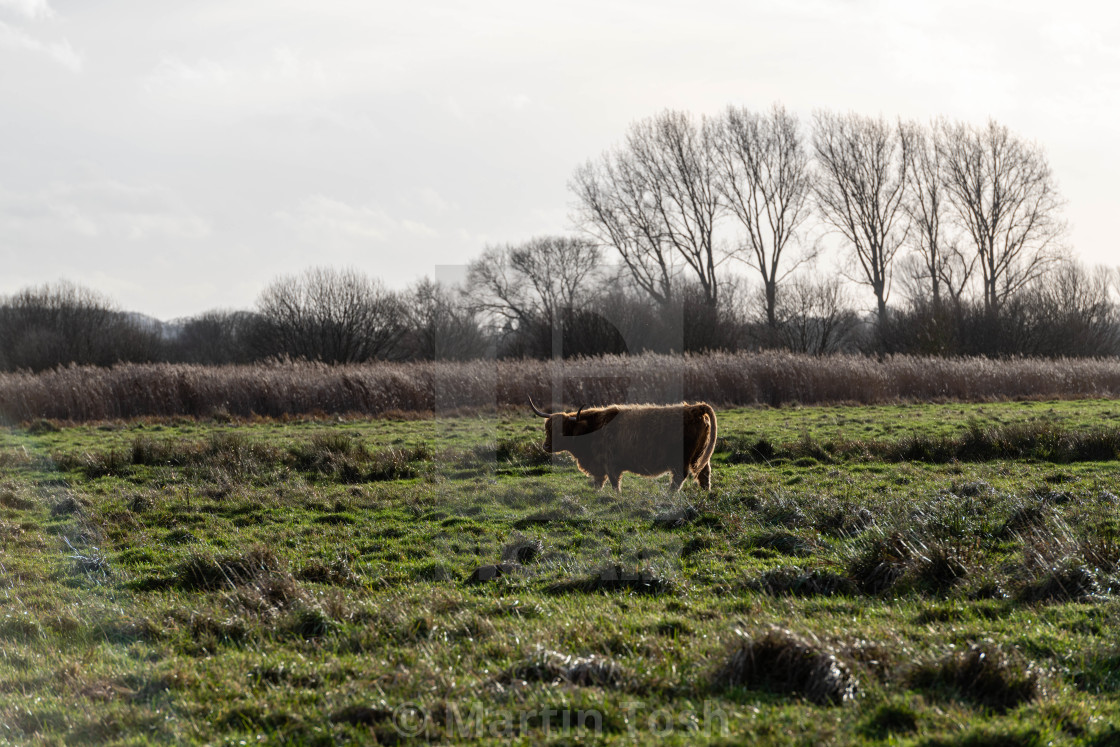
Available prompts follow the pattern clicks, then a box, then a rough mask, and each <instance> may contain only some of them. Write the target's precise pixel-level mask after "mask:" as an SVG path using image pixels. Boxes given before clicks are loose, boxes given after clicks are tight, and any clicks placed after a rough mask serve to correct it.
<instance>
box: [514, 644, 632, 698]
mask: <svg viewBox="0 0 1120 747" xmlns="http://www.w3.org/2000/svg"><path fill="white" fill-rule="evenodd" d="M632 680H633V677H632V675H630V674H629V673H628V672H627V671H626V670H625V669H624V668H623V667H622V666H621V665H619V664H618V663H617V662H615V661H613V660H611V659H608V658H606V657H602V656H596V655H591V656H586V657H577V656H570V655H565V654H562V653H559V652H557V651H550V650H548V649H539V650H538V651H536V652H535V653H534V654H533V655H532V656H530V657H529V658H528V659H526V660H525V661H523V662H520V663H518V664H515V665H514V666H512V667H510V668H509V669H507V670H506V671H505V672H503V673H502V674H500V675H498V677H497V681H498V682H499V683H501V684H503V685H509V684H513V683H515V682H518V681H520V682H543V683H546V684H567V685H576V686H578V687H603V688H610V689H621V688H624V687H627V686H628V685H629V684H631V681H632Z"/></svg>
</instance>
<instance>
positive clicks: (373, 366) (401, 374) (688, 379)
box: [0, 352, 1120, 423]
mask: <svg viewBox="0 0 1120 747" xmlns="http://www.w3.org/2000/svg"><path fill="white" fill-rule="evenodd" d="M529 396H532V397H533V398H534V399H535V400H536V401H537V403H538V404H539V405H541V406H542V407H546V408H554V407H560V406H564V405H572V406H578V405H581V404H587V405H592V404H601V403H606V402H672V401H680V400H682V399H687V400H706V401H709V402H712V403H713V404H716V405H718V406H743V405H760V404H761V405H772V406H777V405H783V404H790V403H800V404H825V403H859V404H887V403H894V402H915V401H971V402H984V401H995V400H1008V399H1080V398H1107V397H1116V396H1120V359H1116V358H1097V359H1080V358H1079V359H1035V358H1012V359H1004V360H992V359H987V358H926V357H915V356H892V357H886V358H882V359H876V358H870V357H864V356H854V355H835V356H826V357H814V356H805V355H795V354H790V353H781V352H762V353H713V354H708V355H655V354H647V355H639V356H629V357H625V356H604V357H598V358H586V359H576V360H565V361H538V360H514V361H510V360H503V361H495V360H479V361H470V362H464V363H459V362H415V363H370V364H362V365H345V366H329V365H326V364H322V363H314V362H303V361H284V362H273V363H260V364H254V365H241V366H199V365H185V364H165V363H158V364H120V365H117V366H113V367H109V368H99V367H86V366H70V367H65V368H57V369H54V370H52V371H46V372H43V373H38V374H32V373H27V372H17V373H4V374H0V418H2V419H3V420H4V421H6V422H8V423H19V422H31V421H36V420H40V419H48V420H61V421H72V422H78V421H97V420H113V419H129V418H140V417H173V416H186V417H200V418H213V417H218V418H220V417H254V416H258V417H283V416H289V415H315V414H323V415H333V414H344V413H346V414H349V413H353V414H362V415H369V416H378V415H395V414H406V413H410V414H420V415H428V414H432V413H435V414H442V413H453V412H457V411H461V410H478V409H490V408H495V407H501V406H517V407H521V406H523V405H525V404H526V401H527V398H528V397H529Z"/></svg>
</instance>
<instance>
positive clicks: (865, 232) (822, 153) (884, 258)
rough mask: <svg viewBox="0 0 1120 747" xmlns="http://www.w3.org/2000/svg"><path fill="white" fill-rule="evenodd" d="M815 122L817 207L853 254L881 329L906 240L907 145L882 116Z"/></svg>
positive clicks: (825, 115) (817, 118)
mask: <svg viewBox="0 0 1120 747" xmlns="http://www.w3.org/2000/svg"><path fill="white" fill-rule="evenodd" d="M813 121H814V129H813V149H814V151H815V153H816V161H817V165H818V169H819V172H820V173H819V175H818V177H817V179H816V182H815V194H816V198H817V206H818V208H819V210H820V212H821V215H822V216H823V218H824V220H825V221H826V222H828V223H829V224H830V225H831V226H832V227H833V228H835V229H836V230H837V231H839V232H840V233H841V235H843V237H844V238H845V239H846V240H847V242H848V243H849V244H850V245H851V248H852V249H853V250H854V252H855V259H856V261H857V263H858V265H859V268H860V270H861V271H862V272H861V275H862V277H860V278H859V280H860V282H864V283H866V284H867V285H870V286H871V289H872V291H873V292H874V293H875V300H876V304H877V311H878V319H879V326H880V328H881V329H884V328H885V326H886V320H887V298H888V296H889V295H890V287H891V272H892V264H893V262H894V258H895V255H896V254H897V253H898V250H899V247H900V246H901V245H902V243H903V241H905V239H906V228H907V225H906V211H905V210H904V209H903V204H904V200H905V197H906V186H907V172H908V171H909V159H910V154H909V152H908V151H907V150H906V147H907V142H906V141H905V140H904V139H903V138H902V137H901V135H900V133H899V130H898V128H896V127H892V126H890V125H888V124H887V123H886V121H884V120H883V118H882V117H880V118H878V119H872V118H870V117H864V116H860V115H858V114H834V113H832V112H825V111H818V112H817V113H816V114H815V115H814V117H813Z"/></svg>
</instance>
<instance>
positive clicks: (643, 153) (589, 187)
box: [570, 111, 720, 306]
mask: <svg viewBox="0 0 1120 747" xmlns="http://www.w3.org/2000/svg"><path fill="white" fill-rule="evenodd" d="M570 188H571V189H572V191H573V192H574V193H575V195H576V199H577V203H578V208H577V209H578V221H579V224H580V226H581V228H582V229H583V230H584V231H586V232H587V233H588V234H589V235H590V236H592V237H594V238H595V240H596V241H597V242H598V243H599V244H601V245H603V246H610V247H613V248H614V249H615V250H617V251H618V253H619V256H620V257H621V259H622V262H623V263H624V264H625V265H626V267H627V269H628V270H629V271H630V273H631V275H632V276H633V278H634V282H635V283H636V284H637V286H638V287H639V288H641V289H642V290H643V291H645V292H646V293H648V294H649V295H650V296H651V297H652V298H654V299H655V300H656V301H658V302H660V303H666V302H668V301H670V300H672V298H673V294H674V287H675V285H674V279H675V277H676V275H677V273H678V271H679V270H684V271H686V272H687V274H688V275H689V276H690V277H693V279H694V280H695V281H696V282H697V283H698V284H699V286H700V287H701V289H702V292H703V295H704V299H705V302H706V303H708V304H709V305H712V306H714V305H715V304H716V301H717V298H718V284H717V283H716V272H715V268H716V257H715V245H714V235H715V224H716V220H717V218H718V217H719V214H720V200H719V195H718V191H717V189H716V163H715V157H714V153H713V133H712V128H711V126H710V125H709V124H708V123H706V122H702V123H701V124H699V125H697V124H696V123H695V122H693V121H692V119H691V118H690V117H689V116H688V115H687V114H686V113H684V112H678V111H665V112H663V113H662V114H660V115H658V116H656V117H653V118H650V119H645V120H641V121H639V122H636V123H635V124H633V125H632V126H631V128H630V131H629V133H628V134H627V137H626V142H625V143H624V145H623V146H622V147H621V148H619V149H617V150H615V151H612V152H607V153H605V154H604V155H603V156H602V158H601V159H600V160H599V161H598V162H588V163H587V164H585V165H584V166H582V167H581V168H579V169H578V170H577V171H576V173H575V175H574V177H573V178H572V182H571V184H570Z"/></svg>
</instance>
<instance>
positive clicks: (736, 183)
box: [714, 104, 815, 328]
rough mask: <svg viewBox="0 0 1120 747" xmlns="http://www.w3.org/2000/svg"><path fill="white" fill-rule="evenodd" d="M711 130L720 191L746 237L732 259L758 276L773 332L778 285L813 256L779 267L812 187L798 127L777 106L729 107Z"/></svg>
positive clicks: (805, 210)
mask: <svg viewBox="0 0 1120 747" xmlns="http://www.w3.org/2000/svg"><path fill="white" fill-rule="evenodd" d="M714 131H715V133H716V134H715V137H716V147H715V154H716V158H717V164H718V170H719V177H720V178H719V182H718V185H719V192H720V195H721V197H722V199H723V200H724V201H725V203H726V204H727V206H728V207H729V208H730V210H731V212H732V213H733V214H734V215H735V217H737V218H738V219H739V222H740V223H741V224H742V226H743V230H744V233H745V237H744V239H743V242H742V246H741V247H740V248H738V250H737V251H736V252H735V253H734V254H732V256H734V257H737V258H739V259H741V260H742V261H744V262H746V263H747V264H748V265H749V266H751V267H752V268H754V269H755V270H757V271H758V272H759V274H761V276H762V292H763V298H764V306H765V313H766V321H767V324H768V326H770V327H771V328H774V327H776V326H777V323H778V320H777V303H778V300H777V296H778V284H779V283H780V282H781V281H782V280H783V279H784V278H785V277H787V276H788V275H789V274H790V273H791V272H793V270H795V269H796V268H797V267H798V266H799V265H800V264H802V263H803V262H806V261H809V260H811V259H813V257H814V255H815V252H813V251H810V252H808V253H806V254H804V255H802V256H801V257H799V258H798V259H797V261H795V262H792V263H789V262H787V263H786V265H784V266H783V264H782V258H783V254H784V253H785V252H786V249H787V247H789V245H790V244H791V242H793V241H795V239H796V238H797V235H798V232H799V229H800V228H801V227H802V224H803V223H804V222H805V220H806V218H808V216H809V194H810V190H811V187H812V182H811V179H810V171H809V159H808V155H807V154H806V152H805V147H804V145H803V143H802V139H801V132H800V127H799V123H798V121H797V117H796V116H795V115H793V114H791V113H789V112H787V111H786V109H785V108H784V107H782V106H780V105H778V104H775V105H774V108H773V109H772V110H771V111H770V113H769V114H759V113H757V112H752V111H750V110H748V109H746V108H736V107H733V106H732V107H728V109H727V110H726V111H725V112H724V114H723V116H722V118H720V119H719V120H718V121H717V122H716V123H715V125H714Z"/></svg>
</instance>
